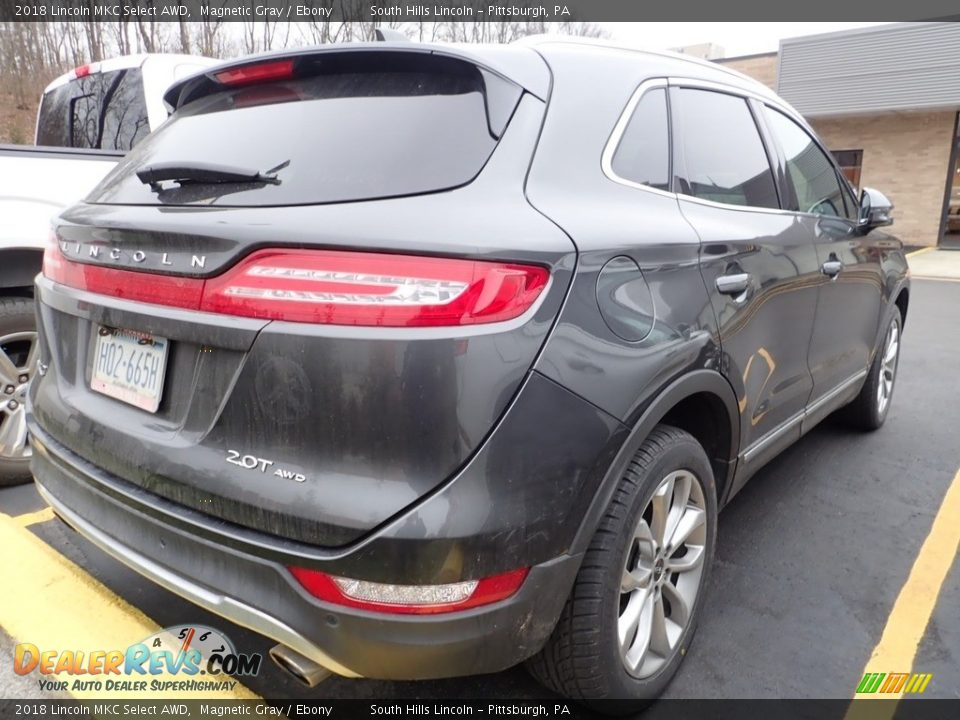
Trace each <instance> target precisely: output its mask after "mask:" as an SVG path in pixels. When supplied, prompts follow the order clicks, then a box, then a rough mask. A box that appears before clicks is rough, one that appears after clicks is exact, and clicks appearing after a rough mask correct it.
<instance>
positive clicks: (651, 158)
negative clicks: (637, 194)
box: [611, 88, 670, 190]
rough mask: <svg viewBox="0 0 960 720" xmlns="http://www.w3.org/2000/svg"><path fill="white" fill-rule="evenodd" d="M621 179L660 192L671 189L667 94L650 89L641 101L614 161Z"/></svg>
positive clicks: (664, 91) (614, 155) (621, 139)
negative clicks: (647, 186)
mask: <svg viewBox="0 0 960 720" xmlns="http://www.w3.org/2000/svg"><path fill="white" fill-rule="evenodd" d="M611 166H612V168H613V171H614V172H615V173H616V174H617V176H619V177H621V178H623V179H624V180H629V181H630V182H634V183H638V184H640V185H649V186H650V187H654V188H657V189H659V190H667V189H669V186H670V135H669V131H668V130H667V92H666V90H665V89H663V88H656V89H654V90H648V91H647V92H646V93H644V94H643V97H642V98H640V102H638V103H637V106H636V108H635V109H634V111H633V115H632V116H631V117H630V122H629V123H627V127H626V129H625V130H624V132H623V136H622V137H621V138H620V143H619V144H618V145H617V151H616V152H615V153H614V154H613V161H612V162H611Z"/></svg>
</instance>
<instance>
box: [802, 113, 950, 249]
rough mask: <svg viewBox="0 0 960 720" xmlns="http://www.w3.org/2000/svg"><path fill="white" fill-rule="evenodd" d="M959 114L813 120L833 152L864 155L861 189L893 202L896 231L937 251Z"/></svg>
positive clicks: (912, 114)
mask: <svg viewBox="0 0 960 720" xmlns="http://www.w3.org/2000/svg"><path fill="white" fill-rule="evenodd" d="M955 117H956V112H954V111H942V112H887V113H878V114H871V115H860V116H850V117H831V118H809V122H810V124H811V125H812V126H813V127H814V129H815V130H816V131H817V133H818V134H819V135H820V138H821V139H822V140H823V142H824V143H825V144H826V145H827V147H829V148H830V149H831V150H863V169H862V175H861V180H860V184H861V186H863V185H868V186H870V187H873V188H876V189H877V190H879V191H880V192H882V193H884V194H885V195H886V196H887V197H889V198H890V200H891V201H892V202H893V204H894V206H895V208H894V211H893V218H894V224H893V228H892V231H893V233H894V234H895V235H897V236H898V237H899V238H900V239H901V240H903V242H904V243H907V244H910V245H936V244H937V242H938V239H939V238H938V233H939V231H940V217H941V215H942V212H943V196H944V192H945V190H946V180H947V168H948V165H949V163H950V150H951V142H952V137H953V127H954V119H955Z"/></svg>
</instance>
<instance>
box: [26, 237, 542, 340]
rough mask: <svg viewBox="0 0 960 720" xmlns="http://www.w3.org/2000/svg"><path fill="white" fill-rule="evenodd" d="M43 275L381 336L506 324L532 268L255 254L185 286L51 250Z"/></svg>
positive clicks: (528, 287)
mask: <svg viewBox="0 0 960 720" xmlns="http://www.w3.org/2000/svg"><path fill="white" fill-rule="evenodd" d="M43 274H44V276H46V277H48V278H50V279H51V280H53V281H55V282H58V283H61V284H63V285H67V286H69V287H74V288H78V289H81V290H88V291H90V292H95V293H100V294H103V295H110V296H113V297H120V298H125V299H127V300H137V301H140V302H149V303H157V304H161V305H173V306H176V307H183V308H190V309H194V310H203V311H206V312H213V313H222V314H226V315H239V316H243V317H254V318H263V319H268V320H286V321H289V322H304V323H320V324H330V325H363V326H380V327H424V326H442V325H446V326H450V325H473V324H478V323H493V322H502V321H504V320H510V319H513V318H515V317H518V316H520V315H522V314H523V313H524V312H526V311H527V310H528V309H529V308H530V307H532V306H533V304H534V303H535V302H536V300H537V298H538V297H539V296H540V294H541V293H542V292H543V289H544V288H545V287H546V285H547V281H548V280H549V277H550V274H549V272H548V271H547V269H546V268H543V267H540V266H538V265H520V264H515V263H500V262H488V261H484V260H460V259H453V258H436V257H420V256H410V255H392V254H389V255H388V254H382V253H362V252H341V251H334V250H330V251H327V250H303V251H299V250H261V251H258V252H255V253H253V254H252V255H250V256H249V257H247V258H245V259H244V260H242V261H241V262H240V263H238V264H237V265H235V266H234V267H232V268H231V269H229V270H227V271H226V272H225V273H223V274H222V275H218V276H216V277H212V278H208V279H206V280H203V279H200V278H185V277H176V276H170V275H152V274H146V273H142V272H134V271H130V270H119V269H116V268H107V267H103V266H101V265H92V264H86V263H77V262H73V261H71V260H69V259H67V258H66V257H64V255H63V254H62V252H61V251H60V248H59V246H58V245H57V244H56V242H55V241H54V242H52V243H51V245H50V246H49V247H48V248H47V252H46V253H45V254H44V262H43Z"/></svg>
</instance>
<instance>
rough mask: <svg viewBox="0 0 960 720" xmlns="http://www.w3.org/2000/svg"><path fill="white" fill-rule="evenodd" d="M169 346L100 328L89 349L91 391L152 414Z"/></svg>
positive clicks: (127, 332) (151, 337)
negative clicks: (90, 350)
mask: <svg viewBox="0 0 960 720" xmlns="http://www.w3.org/2000/svg"><path fill="white" fill-rule="evenodd" d="M169 346H170V342H169V341H168V340H167V339H166V338H161V337H156V336H155V335H148V334H146V333H141V332H135V331H133V330H122V329H119V328H109V327H102V326H101V327H100V328H99V329H98V330H97V341H96V343H95V344H94V350H93V373H92V375H91V377H90V387H91V389H93V390H96V391H97V392H99V393H103V394H104V395H109V396H110V397H112V398H116V399H117V400H122V401H123V402H125V403H129V404H131V405H135V406H136V407H138V408H141V409H142V410H146V411H147V412H156V411H157V407H159V405H160V395H161V393H162V392H163V377H164V373H165V372H166V368H167V348H169Z"/></svg>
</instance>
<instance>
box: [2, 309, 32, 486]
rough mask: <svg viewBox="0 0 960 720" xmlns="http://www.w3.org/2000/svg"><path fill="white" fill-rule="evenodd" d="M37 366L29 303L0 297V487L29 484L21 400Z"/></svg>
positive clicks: (23, 414) (29, 452)
mask: <svg viewBox="0 0 960 720" xmlns="http://www.w3.org/2000/svg"><path fill="white" fill-rule="evenodd" d="M36 367H37V326H36V318H35V316H34V314H33V300H31V299H30V298H23V297H2V298H0V487H7V486H10V485H20V484H22V483H26V482H30V480H32V479H33V478H32V476H31V475H30V456H31V454H32V451H31V449H30V438H29V436H28V435H27V421H26V410H25V407H24V401H25V400H26V395H27V383H28V382H29V381H30V378H32V377H33V375H34V374H35V372H36Z"/></svg>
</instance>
